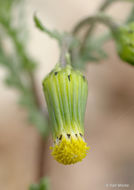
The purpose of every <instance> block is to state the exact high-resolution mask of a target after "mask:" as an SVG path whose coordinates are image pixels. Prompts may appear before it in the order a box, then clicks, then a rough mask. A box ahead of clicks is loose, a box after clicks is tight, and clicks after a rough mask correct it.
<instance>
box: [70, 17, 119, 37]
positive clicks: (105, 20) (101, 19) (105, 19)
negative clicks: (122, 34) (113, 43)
mask: <svg viewBox="0 0 134 190" xmlns="http://www.w3.org/2000/svg"><path fill="white" fill-rule="evenodd" d="M93 22H94V23H96V22H100V23H103V24H105V25H106V26H108V27H109V28H110V29H111V31H112V32H113V33H114V32H115V31H116V30H117V29H118V25H117V24H116V23H115V22H113V20H112V19H111V18H110V17H109V16H107V15H104V14H98V15H95V16H89V17H87V18H85V19H83V20H81V21H80V22H79V23H78V24H77V25H76V26H75V27H74V29H73V31H72V33H73V35H76V34H77V33H78V32H79V30H80V29H81V28H82V27H83V26H85V25H90V24H92V23H93Z"/></svg>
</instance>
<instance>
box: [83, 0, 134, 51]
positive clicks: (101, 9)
mask: <svg viewBox="0 0 134 190" xmlns="http://www.w3.org/2000/svg"><path fill="white" fill-rule="evenodd" d="M119 1H124V2H132V3H133V2H134V0H105V1H104V2H103V3H102V4H101V6H100V7H99V9H98V12H104V11H105V10H106V9H107V8H108V7H109V6H111V5H112V4H113V3H115V2H116V3H117V2H119ZM95 26H96V23H95V22H92V23H91V24H90V26H89V28H88V30H87V31H86V33H85V36H84V38H83V41H82V43H81V47H80V51H82V50H83V48H84V46H85V44H86V41H87V40H88V38H89V36H90V35H91V33H92V32H93V30H94V28H95Z"/></svg>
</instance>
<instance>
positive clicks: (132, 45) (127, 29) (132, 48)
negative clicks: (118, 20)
mask: <svg viewBox="0 0 134 190" xmlns="http://www.w3.org/2000/svg"><path fill="white" fill-rule="evenodd" d="M116 43H117V51H118V54H119V56H120V58H121V59H122V60H124V61H126V62H128V63H130V64H131V65H134V22H133V23H129V24H127V25H124V26H121V27H120V28H119V31H118V34H117V36H116Z"/></svg>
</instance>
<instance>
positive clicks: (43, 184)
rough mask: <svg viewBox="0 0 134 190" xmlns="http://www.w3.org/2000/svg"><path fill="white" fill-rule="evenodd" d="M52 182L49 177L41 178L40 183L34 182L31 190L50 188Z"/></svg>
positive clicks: (47, 189) (46, 189)
mask: <svg viewBox="0 0 134 190" xmlns="http://www.w3.org/2000/svg"><path fill="white" fill-rule="evenodd" d="M49 189H50V182H49V179H48V178H47V177H45V178H43V179H41V180H40V182H39V184H32V185H31V186H30V188H29V190H49Z"/></svg>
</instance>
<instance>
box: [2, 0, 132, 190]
mask: <svg viewBox="0 0 134 190" xmlns="http://www.w3.org/2000/svg"><path fill="white" fill-rule="evenodd" d="M101 2H102V0H94V1H91V0H84V1H83V0H73V1H72V0H55V1H53V0H44V1H43V0H29V1H28V2H27V5H26V8H27V13H28V20H27V22H28V24H29V33H30V41H29V51H30V52H31V54H32V55H33V56H34V57H35V58H36V60H38V61H39V63H40V67H39V68H38V72H37V78H38V83H39V87H40V89H41V81H42V78H43V77H44V76H45V74H46V73H48V72H49V71H50V70H51V69H52V68H53V66H54V65H55V63H56V61H57V59H58V55H59V52H58V48H57V44H56V43H55V42H54V41H53V40H51V39H50V38H48V37H47V36H45V35H44V34H42V33H40V32H39V31H38V30H37V29H36V28H35V26H34V23H33V20H32V16H33V13H34V11H37V13H38V15H39V17H40V18H41V20H42V21H43V22H44V23H45V24H46V25H47V26H48V27H50V28H57V29H59V30H60V31H66V30H67V31H69V30H70V29H71V28H72V26H73V25H74V23H75V22H76V21H77V20H78V19H80V18H82V17H84V16H87V15H89V14H93V13H94V12H95V11H96V9H97V7H98V6H99V4H100V3H101ZM130 8H131V5H130V4H126V3H122V4H121V3H117V4H116V5H114V6H112V7H111V8H110V9H109V10H108V13H109V14H111V15H113V17H115V18H117V19H119V21H120V20H123V19H124V18H125V15H127V13H128V11H129V9H130ZM100 30H103V28H100ZM106 49H107V51H108V52H109V59H108V60H105V61H103V62H101V63H100V64H92V63H91V64H89V65H88V67H87V72H86V76H87V78H88V83H89V96H88V106H87V111H86V119H85V128H86V140H87V142H88V144H89V145H90V146H91V150H90V153H89V154H88V156H87V158H86V159H85V160H84V161H83V162H81V163H79V164H76V165H74V166H68V167H65V166H62V165H60V164H58V163H57V162H56V161H54V160H53V159H52V157H51V155H50V151H49V145H50V142H48V150H47V153H46V155H45V161H46V167H45V171H44V174H46V175H47V176H49V177H50V181H51V190H68V189H70V190H89V189H93V190H105V189H119V188H110V187H106V184H111V183H112V184H129V187H128V188H120V189H124V190H126V189H129V190H133V189H134V185H133V183H134V83H133V81H134V68H133V67H131V66H129V65H127V64H125V63H122V62H121V61H120V60H119V58H118V57H117V55H116V52H115V48H114V44H113V43H112V42H110V43H108V44H106ZM4 75H5V72H4V69H3V68H0V190H18V189H19V190H24V189H28V186H29V184H30V183H32V182H33V181H35V180H36V171H37V159H38V155H37V152H38V139H39V136H38V133H37V131H36V129H35V128H34V127H33V126H29V124H28V123H26V114H27V113H26V111H25V110H24V109H22V108H20V107H19V106H18V105H16V101H17V93H16V91H14V90H12V89H8V88H6V87H5V86H4V85H3V82H2V79H3V77H4ZM49 141H51V138H50V140H49Z"/></svg>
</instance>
